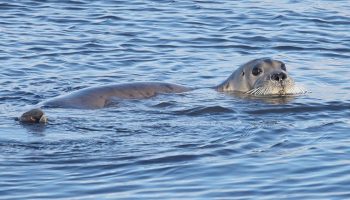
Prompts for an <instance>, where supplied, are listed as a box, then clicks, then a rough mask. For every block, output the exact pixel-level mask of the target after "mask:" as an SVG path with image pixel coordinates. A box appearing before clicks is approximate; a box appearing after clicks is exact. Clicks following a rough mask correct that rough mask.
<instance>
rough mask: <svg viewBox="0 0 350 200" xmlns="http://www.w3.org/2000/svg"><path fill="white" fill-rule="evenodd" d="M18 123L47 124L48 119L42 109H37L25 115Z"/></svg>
mask: <svg viewBox="0 0 350 200" xmlns="http://www.w3.org/2000/svg"><path fill="white" fill-rule="evenodd" d="M18 121H20V122H21V123H47V117H46V116H45V113H44V112H43V111H42V110H41V109H39V108H35V109H32V110H29V111H27V112H25V113H23V114H22V115H21V116H20V117H19V118H18Z"/></svg>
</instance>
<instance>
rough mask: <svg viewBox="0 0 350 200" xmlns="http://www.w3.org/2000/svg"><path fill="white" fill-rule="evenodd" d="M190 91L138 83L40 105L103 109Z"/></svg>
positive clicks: (92, 89) (93, 90)
mask: <svg viewBox="0 0 350 200" xmlns="http://www.w3.org/2000/svg"><path fill="white" fill-rule="evenodd" d="M189 90H191V88H187V87H184V86H181V85H175V84H170V83H158V82H139V83H126V84H115V85H106V86H98V87H90V88H85V89H81V90H77V91H74V92H72V93H69V94H66V95H62V96H58V97H55V98H52V99H49V100H47V101H44V102H42V103H40V105H41V106H47V107H64V108H85V109H95V108H103V107H105V106H106V105H108V104H109V103H110V102H111V101H113V100H115V99H144V98H150V97H153V96H156V95H157V94H160V93H181V92H186V91H189Z"/></svg>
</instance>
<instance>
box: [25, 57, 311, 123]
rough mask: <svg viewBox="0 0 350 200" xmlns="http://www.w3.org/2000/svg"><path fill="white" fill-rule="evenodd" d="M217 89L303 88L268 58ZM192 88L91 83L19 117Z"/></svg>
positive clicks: (264, 92) (283, 91)
mask: <svg viewBox="0 0 350 200" xmlns="http://www.w3.org/2000/svg"><path fill="white" fill-rule="evenodd" d="M213 89H215V90H217V91H219V92H242V93H245V94H249V95H254V96H286V95H295V94H303V93H305V92H306V91H305V90H304V89H303V88H301V87H299V86H297V85H295V83H294V80H293V79H292V78H291V77H290V76H289V75H288V73H287V69H286V65H285V64H284V63H283V62H281V61H278V60H274V59H271V58H259V59H254V60H251V61H249V62H247V63H245V64H243V65H242V66H240V67H239V68H238V69H237V70H235V71H234V72H233V73H232V74H231V75H230V76H229V77H228V78H227V79H226V80H225V81H224V82H222V83H221V84H219V85H217V86H215V87H213ZM190 90H193V88H190V87H185V86H181V85H176V84H171V83H158V82H140V83H127V84H114V85H106V86H98V87H90V88H85V89H81V90H77V91H74V92H72V93H69V94H66V95H62V96H58V97H55V98H52V99H49V100H47V101H44V102H42V103H39V104H38V105H37V106H36V108H35V109H32V110H29V111H28V112H25V113H24V114H22V116H20V117H19V118H18V119H19V121H20V122H24V123H46V122H47V121H48V120H47V117H46V116H45V114H44V112H43V111H42V110H41V109H40V108H41V107H44V106H45V107H63V108H80V109H96V108H103V107H105V106H107V105H109V103H110V102H111V101H113V99H115V98H117V99H143V98H150V97H153V96H155V95H157V94H161V93H182V92H187V91H190Z"/></svg>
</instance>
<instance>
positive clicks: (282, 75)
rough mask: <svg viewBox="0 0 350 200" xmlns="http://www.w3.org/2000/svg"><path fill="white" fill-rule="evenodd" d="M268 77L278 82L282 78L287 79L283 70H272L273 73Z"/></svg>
mask: <svg viewBox="0 0 350 200" xmlns="http://www.w3.org/2000/svg"><path fill="white" fill-rule="evenodd" d="M270 78H271V80H273V81H278V82H280V81H283V80H285V79H287V74H286V73H284V72H274V73H272V74H271V77H270Z"/></svg>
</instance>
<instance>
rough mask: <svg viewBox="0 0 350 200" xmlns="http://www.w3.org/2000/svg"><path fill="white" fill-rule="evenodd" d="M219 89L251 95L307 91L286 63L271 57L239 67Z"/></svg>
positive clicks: (288, 93)
mask: <svg viewBox="0 0 350 200" xmlns="http://www.w3.org/2000/svg"><path fill="white" fill-rule="evenodd" d="M216 89H217V90H218V91H223V92H226V91H240V92H244V93H247V94H251V95H256V96H263V95H277V96H282V95H294V94H303V93H305V92H306V91H305V90H304V89H303V88H302V87H300V86H297V85H296V84H295V82H294V80H293V79H292V77H290V76H289V75H288V72H287V68H286V65H285V64H284V63H283V62H281V61H278V60H273V59H271V58H260V59H255V60H252V61H250V62H248V63H246V64H244V65H242V66H241V67H239V68H238V69H237V70H236V71H234V72H233V74H232V75H231V76H230V77H229V78H228V79H227V80H226V81H224V82H223V83H222V84H220V85H218V86H217V87H216Z"/></svg>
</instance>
